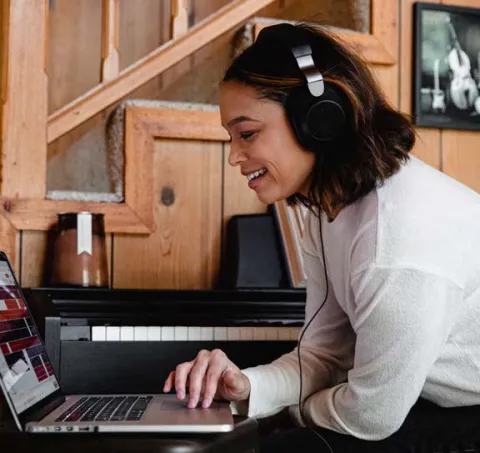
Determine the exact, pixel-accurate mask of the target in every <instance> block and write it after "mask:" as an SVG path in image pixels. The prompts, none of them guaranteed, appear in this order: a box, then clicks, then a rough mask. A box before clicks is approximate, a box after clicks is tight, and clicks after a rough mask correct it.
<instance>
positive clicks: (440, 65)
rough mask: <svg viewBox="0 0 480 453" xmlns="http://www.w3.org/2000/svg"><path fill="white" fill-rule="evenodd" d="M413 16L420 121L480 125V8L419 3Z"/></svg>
mask: <svg viewBox="0 0 480 453" xmlns="http://www.w3.org/2000/svg"><path fill="white" fill-rule="evenodd" d="M479 5H480V3H479ZM414 16H415V21H414V23H415V33H414V64H413V66H414V84H413V85H414V89H413V105H414V109H413V110H414V121H415V124H416V125H418V126H427V127H436V128H442V129H467V130H480V8H463V7H456V6H447V5H438V4H432V3H415V6H414Z"/></svg>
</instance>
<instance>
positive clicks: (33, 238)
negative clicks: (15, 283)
mask: <svg viewBox="0 0 480 453" xmlns="http://www.w3.org/2000/svg"><path fill="white" fill-rule="evenodd" d="M21 235H22V236H21V237H22V239H21V247H20V253H21V257H22V259H21V269H22V271H21V273H20V274H19V277H21V280H20V284H21V285H22V286H23V287H34V286H42V285H43V284H44V281H45V278H44V277H45V270H46V265H47V253H48V232H46V231H22V232H21Z"/></svg>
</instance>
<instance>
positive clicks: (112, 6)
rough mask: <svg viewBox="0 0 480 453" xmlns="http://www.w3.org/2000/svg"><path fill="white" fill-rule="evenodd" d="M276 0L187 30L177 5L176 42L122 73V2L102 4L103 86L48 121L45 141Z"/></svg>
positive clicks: (237, 8) (231, 8)
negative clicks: (120, 39) (119, 42)
mask: <svg viewBox="0 0 480 453" xmlns="http://www.w3.org/2000/svg"><path fill="white" fill-rule="evenodd" d="M274 1H275V0H233V1H232V2H231V3H229V4H228V5H227V6H225V7H223V8H221V9H220V10H219V11H218V12H216V13H214V14H212V15H211V16H209V17H208V18H207V19H205V20H203V21H201V22H200V23H198V24H197V25H195V26H193V27H192V28H190V29H188V14H187V11H186V2H185V0H173V2H174V7H173V8H172V11H173V14H174V16H173V21H172V24H173V25H172V36H173V38H172V39H171V40H170V41H168V42H166V43H165V44H163V45H162V46H160V47H158V48H157V49H155V50H154V51H153V52H151V53H150V54H148V55H147V56H146V57H144V58H142V59H140V60H139V61H137V62H136V63H134V64H132V65H131V66H128V67H127V68H125V69H124V70H123V71H121V72H118V50H117V44H116V43H117V35H118V33H117V29H118V0H104V5H105V8H104V24H106V26H105V27H104V43H105V45H104V61H103V81H102V83H100V84H99V85H97V86H96V87H95V88H93V89H92V90H90V91H88V92H87V93H85V94H84V95H83V96H80V97H79V98H77V99H75V100H74V101H72V102H70V103H69V104H67V105H65V106H64V107H62V108H61V109H60V110H57V111H56V112H55V113H53V114H52V115H50V116H49V118H48V123H47V141H48V143H51V142H53V141H54V140H55V139H57V138H58V137H60V136H62V135H63V134H65V133H67V132H68V131H70V130H72V129H74V128H75V127H77V126H79V125H80V124H82V123H83V122H85V121H87V120H88V119H89V118H91V117H93V116H94V115H96V114H97V113H99V112H101V111H102V110H104V109H105V108H107V107H109V106H110V105H112V104H114V103H115V102H117V101H119V100H121V99H122V98H123V97H125V96H126V95H128V94H129V93H130V92H132V91H134V90H135V89H137V88H139V87H140V86H142V85H143V84H145V83H147V82H148V81H149V80H151V79H153V78H154V77H156V76H157V75H159V74H160V73H162V72H163V71H165V70H167V69H168V68H170V67H172V66H173V65H175V64H176V63H178V62H180V61H182V60H183V59H184V58H186V57H188V56H189V55H191V54H193V53H194V52H195V51H197V50H199V49H201V48H202V47H203V46H205V45H207V44H208V43H210V42H211V41H213V40H214V39H216V38H218V37H219V36H221V35H222V34H223V33H226V32H227V31H228V30H231V29H232V28H234V27H236V26H237V25H239V24H241V23H242V22H244V21H245V20H247V19H249V18H250V17H252V16H253V15H255V13H256V12H257V11H259V10H261V9H262V8H265V7H266V6H268V5H269V4H270V3H273V2H274ZM187 30H188V31H187Z"/></svg>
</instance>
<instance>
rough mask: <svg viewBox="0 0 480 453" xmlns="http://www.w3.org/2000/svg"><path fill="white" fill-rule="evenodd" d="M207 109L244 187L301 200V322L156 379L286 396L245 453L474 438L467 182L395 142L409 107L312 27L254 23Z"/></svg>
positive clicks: (475, 241)
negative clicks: (273, 337)
mask: <svg viewBox="0 0 480 453" xmlns="http://www.w3.org/2000/svg"><path fill="white" fill-rule="evenodd" d="M220 110H221V118H222V123H223V126H224V127H225V128H226V130H227V131H228V133H229V134H230V136H231V140H232V142H231V148H230V149H231V150H230V156H229V163H230V164H231V165H232V166H236V167H238V168H239V171H241V173H242V174H243V175H245V176H246V181H248V185H249V187H250V188H251V189H252V190H254V191H255V193H256V195H257V196H258V198H259V199H260V200H261V201H263V202H265V203H269V204H272V203H275V202H276V201H279V200H284V199H287V200H289V201H290V202H292V203H303V204H304V205H305V206H306V207H307V208H308V209H309V212H308V214H307V216H306V218H305V231H304V235H303V244H302V251H303V256H304V263H305V273H306V277H307V278H306V279H307V302H306V307H305V326H304V327H303V329H302V332H301V334H300V338H299V340H298V346H297V347H296V348H295V350H293V351H291V352H290V353H288V354H285V355H283V356H281V357H279V358H278V359H277V360H275V361H273V362H272V363H270V364H266V365H261V366H257V367H251V368H247V369H243V370H240V369H239V368H238V367H237V366H236V365H235V364H234V363H232V362H231V360H230V359H229V358H228V357H227V356H226V355H225V354H224V353H223V352H222V351H218V350H214V351H201V352H200V353H199V354H198V355H197V357H195V358H194V359H193V360H191V361H189V362H185V363H183V364H180V365H179V366H178V367H177V368H176V369H175V370H174V371H172V373H171V374H170V376H169V377H168V379H167V381H166V383H165V391H170V389H171V388H172V387H173V386H175V389H176V392H177V395H178V397H179V398H181V399H183V398H185V397H186V387H187V383H188V386H189V388H188V399H189V407H191V408H194V407H196V406H197V404H199V403H201V405H202V406H203V407H208V406H209V405H210V403H211V401H212V399H213V398H214V397H215V396H216V397H220V398H224V399H227V400H229V401H232V407H233V408H234V410H235V411H237V412H239V413H243V414H247V415H248V416H250V417H256V418H262V417H267V416H270V415H274V414H276V413H279V412H280V411H281V410H282V409H284V408H289V409H290V414H291V416H292V417H291V418H292V422H293V424H294V426H292V429H291V430H288V431H285V432H283V433H279V434H278V433H277V434H276V435H273V436H272V437H271V438H269V439H267V440H266V441H265V443H264V444H263V445H262V448H261V449H260V451H261V453H271V452H275V453H291V452H292V451H302V452H309V451H312V452H313V451H315V452H323V451H327V452H328V451H329V452H331V451H332V450H333V451H335V452H340V451H342V452H345V451H381V452H382V453H389V452H393V451H395V452H397V451H423V452H429V453H431V452H437V451H440V450H441V451H445V452H453V451H465V450H464V449H466V448H467V445H468V451H472V452H477V451H480V450H479V449H478V448H477V447H472V445H474V444H475V443H476V444H477V445H480V436H479V433H478V419H479V417H480V380H479V379H478V375H479V372H480V369H479V366H478V363H479V360H478V357H479V354H480V352H479V346H478V345H479V344H480V332H479V329H478V320H479V319H480V254H479V253H478V250H480V196H479V194H478V193H476V192H473V191H472V190H470V189H469V188H467V187H466V186H464V185H462V184H460V183H458V182H457V181H455V180H453V179H451V178H450V177H448V176H447V175H445V174H443V173H441V172H440V171H437V170H435V169H434V168H432V167H429V166H427V165H426V164H425V163H423V162H421V161H420V160H419V159H417V158H415V157H413V156H410V154H409V153H410V150H411V149H412V146H413V144H414V138H415V135H414V132H413V129H412V126H411V123H410V121H409V120H408V119H407V118H406V117H405V116H404V115H403V114H401V113H400V112H398V111H396V110H395V109H394V108H392V107H391V105H390V104H389V103H388V102H387V101H386V99H385V96H384V94H383V93H382V91H381V90H380V89H379V87H378V86H377V84H376V82H375V81H374V78H373V77H372V74H371V73H370V71H369V69H368V67H367V66H366V64H365V63H364V62H363V61H362V60H361V59H360V58H359V57H358V56H357V55H356V54H355V53H354V52H352V51H351V50H350V49H349V48H348V47H347V46H346V45H343V44H342V43H341V42H340V41H338V40H337V39H335V38H334V37H333V36H331V35H330V34H329V33H328V31H327V30H325V29H324V28H315V27H312V26H305V25H292V24H280V25H275V26H271V27H266V28H264V29H263V30H262V31H261V33H260V34H259V36H258V39H257V40H256V42H255V43H254V44H253V45H252V46H250V47H249V48H247V49H246V50H245V51H244V52H243V53H242V54H241V55H240V56H239V57H238V58H237V59H236V60H235V61H234V62H233V64H232V65H231V67H230V68H229V70H228V71H227V72H226V75H225V77H224V80H223V83H222V85H221V91H220ZM432 188H434V190H432ZM452 238H454V240H452ZM466 406H469V407H466ZM443 407H449V408H452V407H454V408H455V410H449V409H448V410H447V409H443ZM307 427H308V428H307ZM317 436H318V437H320V438H322V440H323V439H324V438H327V439H328V443H321V442H320V439H318V438H317ZM315 440H318V442H315ZM432 440H434V444H433V445H432ZM373 441H375V443H373ZM322 448H323V449H322Z"/></svg>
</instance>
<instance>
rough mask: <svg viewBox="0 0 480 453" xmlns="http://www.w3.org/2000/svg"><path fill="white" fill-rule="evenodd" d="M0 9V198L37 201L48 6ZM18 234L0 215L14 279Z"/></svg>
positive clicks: (20, 2) (31, 2)
mask: <svg viewBox="0 0 480 453" xmlns="http://www.w3.org/2000/svg"><path fill="white" fill-rule="evenodd" d="M0 8H1V16H2V18H1V35H2V36H1V38H2V42H1V50H2V58H1V64H2V67H1V80H2V83H1V105H0V111H1V126H0V127H1V142H0V143H1V156H2V158H1V195H2V197H10V198H28V199H31V200H37V199H43V198H44V197H45V192H46V179H47V140H46V130H47V129H46V128H47V113H48V112H47V76H46V36H47V14H48V4H47V1H46V0H15V1H11V0H2V2H1V7H0ZM3 208H4V209H8V206H3ZM19 235H20V232H18V231H17V229H16V228H15V227H14V226H13V225H12V224H11V223H10V221H9V220H8V219H7V218H5V217H3V216H2V218H1V219H0V248H1V249H2V250H3V251H4V252H5V253H6V254H7V255H8V257H9V259H10V261H11V263H12V266H13V267H14V269H15V270H16V272H17V275H18V272H19Z"/></svg>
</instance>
